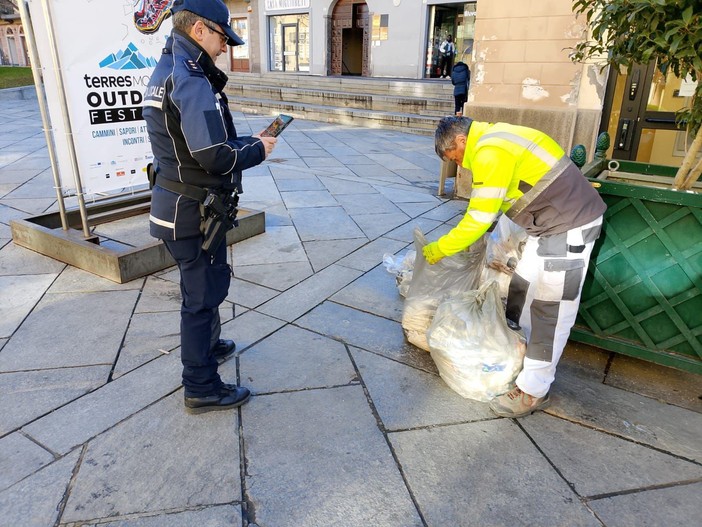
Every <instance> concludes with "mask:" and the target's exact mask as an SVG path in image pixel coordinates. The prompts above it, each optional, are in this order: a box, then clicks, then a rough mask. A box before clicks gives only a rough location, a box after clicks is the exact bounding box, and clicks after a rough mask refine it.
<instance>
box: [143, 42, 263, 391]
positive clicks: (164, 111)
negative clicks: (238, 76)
mask: <svg viewBox="0 0 702 527" xmlns="http://www.w3.org/2000/svg"><path fill="white" fill-rule="evenodd" d="M226 82H227V75H226V74H225V73H224V72H222V71H220V70H219V69H218V68H217V67H216V66H215V65H214V62H213V61H212V59H211V58H210V56H209V55H208V54H207V53H206V52H205V51H203V49H202V48H200V46H198V45H197V44H196V43H195V42H194V41H193V40H192V39H190V38H189V37H188V36H187V35H185V34H183V33H181V32H179V31H177V30H173V33H172V35H171V36H170V37H169V38H168V40H167V42H166V46H165V48H164V50H163V55H162V56H161V59H160V60H159V62H158V64H157V66H156V68H155V69H154V72H153V75H152V76H151V81H150V82H149V86H148V88H147V90H146V94H145V97H144V109H143V116H144V119H145V121H146V124H147V129H148V133H149V139H150V140H151V146H152V149H153V153H154V158H155V167H156V171H157V173H158V178H165V179H167V180H170V181H176V182H180V183H185V184H187V185H192V186H196V187H200V188H208V189H214V190H215V191H216V192H218V193H220V194H231V193H232V192H235V191H236V192H238V193H241V192H242V186H241V172H242V170H245V169H247V168H250V167H253V166H255V165H258V164H259V163H261V162H262V161H263V160H264V159H265V148H264V145H263V143H262V142H261V140H260V139H258V138H255V137H237V135H236V130H235V128H234V123H233V121H232V116H231V113H230V112H229V108H228V107H227V98H226V96H225V95H224V93H223V92H222V90H223V89H224V86H225V85H226ZM203 214H204V208H203V207H202V204H201V203H199V202H198V201H196V200H195V199H191V198H189V197H186V196H184V195H182V194H178V193H175V192H171V191H170V190H166V189H165V188H163V187H161V186H159V185H158V180H157V185H156V186H155V187H154V188H153V190H152V196H151V214H150V216H149V220H150V229H151V235H152V236H154V237H156V238H160V239H162V240H163V241H164V243H165V245H166V248H167V249H168V251H169V252H170V253H171V255H172V256H173V258H174V259H175V260H176V262H177V264H178V267H179V269H180V273H181V284H180V286H181V293H182V297H183V304H182V307H181V359H182V361H183V385H184V386H185V395H186V397H198V396H207V395H212V394H216V393H217V392H218V391H219V388H220V386H221V384H222V383H221V380H220V378H219V375H218V374H217V361H216V360H215V358H214V357H213V355H212V352H211V350H212V347H213V346H214V344H215V343H216V342H217V339H218V338H219V330H220V322H219V311H218V307H219V305H220V304H221V303H222V302H223V301H224V299H225V298H226V296H227V292H228V290H229V283H230V279H231V268H230V267H229V265H228V264H227V261H226V243H222V244H221V245H220V247H218V249H217V250H216V252H215V253H214V255H213V256H212V257H210V256H209V255H208V254H207V253H205V252H204V251H203V250H202V242H203V236H202V233H201V222H202V219H203Z"/></svg>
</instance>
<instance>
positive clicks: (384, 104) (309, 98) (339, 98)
mask: <svg viewBox="0 0 702 527" xmlns="http://www.w3.org/2000/svg"><path fill="white" fill-rule="evenodd" d="M226 93H227V95H231V96H232V98H233V99H237V98H242V97H243V98H250V99H267V100H271V101H277V102H289V103H300V104H314V105H322V106H333V107H337V108H357V109H363V110H376V111H383V112H396V113H407V114H417V115H423V116H431V117H443V116H444V115H450V114H451V113H452V112H453V96H451V98H450V99H447V98H443V99H435V98H425V97H408V96H405V95H385V94H377V93H360V92H346V91H330V90H328V89H324V88H320V89H317V88H301V87H300V88H292V87H281V86H270V85H268V86H263V85H251V84H240V83H237V82H234V83H233V82H230V83H229V84H228V85H227V88H226Z"/></svg>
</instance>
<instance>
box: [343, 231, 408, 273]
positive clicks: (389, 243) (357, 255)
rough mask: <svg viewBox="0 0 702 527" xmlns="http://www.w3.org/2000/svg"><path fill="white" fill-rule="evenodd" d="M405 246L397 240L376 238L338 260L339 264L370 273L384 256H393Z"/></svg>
mask: <svg viewBox="0 0 702 527" xmlns="http://www.w3.org/2000/svg"><path fill="white" fill-rule="evenodd" d="M406 246H407V244H406V243H404V242H401V241H398V240H392V239H390V238H384V237H381V238H377V239H375V240H373V241H372V242H370V243H367V244H366V245H364V246H363V247H361V248H360V249H358V250H357V251H354V252H352V253H351V254H349V255H348V256H346V257H344V258H342V259H341V260H339V264H340V265H345V266H346V267H351V268H352V269H358V270H359V271H370V270H371V269H373V268H374V267H375V266H377V265H378V264H380V263H382V262H383V257H384V256H385V255H386V254H395V253H396V252H398V251H400V250H401V249H404V248H405V247H406Z"/></svg>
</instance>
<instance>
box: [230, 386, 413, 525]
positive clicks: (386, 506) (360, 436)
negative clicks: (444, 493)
mask: <svg viewBox="0 0 702 527" xmlns="http://www.w3.org/2000/svg"><path fill="white" fill-rule="evenodd" d="M242 422H243V423H244V440H245V448H246V456H247V459H248V466H247V474H246V478H245V482H246V483H245V484H246V489H247V492H246V494H247V498H248V500H250V503H251V504H252V508H253V514H252V515H251V518H250V520H251V521H252V522H253V523H255V524H257V525H261V526H266V525H275V526H276V527H287V526H291V527H292V526H295V527H297V526H300V525H305V526H306V527H336V526H348V527H351V526H360V525H373V526H376V527H397V526H399V525H402V526H404V527H410V526H420V525H422V522H421V520H420V518H419V516H418V515H417V512H416V510H415V508H414V506H413V504H412V500H411V499H410V496H409V493H408V492H407V488H406V487H405V485H404V483H403V481H402V478H401V477H400V473H399V472H398V470H397V468H396V466H395V463H394V460H393V457H392V454H391V452H390V450H389V448H388V445H387V443H386V441H385V438H384V437H383V435H382V434H381V433H380V431H379V430H378V427H377V426H376V422H375V419H374V417H373V414H372V413H371V410H370V408H369V407H368V404H367V402H366V398H365V396H364V393H363V389H362V388H361V387H360V386H350V387H343V388H331V389H323V390H308V391H301V392H294V393H283V394H274V395H263V396H257V397H254V398H253V399H252V401H251V402H250V403H249V404H247V405H246V406H243V407H242Z"/></svg>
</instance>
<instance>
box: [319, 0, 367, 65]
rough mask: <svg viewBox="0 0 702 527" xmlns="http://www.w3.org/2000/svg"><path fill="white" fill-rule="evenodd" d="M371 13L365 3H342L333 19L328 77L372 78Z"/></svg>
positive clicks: (360, 0) (356, 0) (343, 0)
mask: <svg viewBox="0 0 702 527" xmlns="http://www.w3.org/2000/svg"><path fill="white" fill-rule="evenodd" d="M370 30H371V27H370V14H369V11H368V5H367V4H366V3H365V1H363V0H339V1H338V2H337V3H336V5H335V6H334V10H333V12H332V16H331V38H330V48H331V58H330V64H329V75H362V76H364V77H367V76H369V75H370V60H369V54H370V52H369V42H370Z"/></svg>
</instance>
